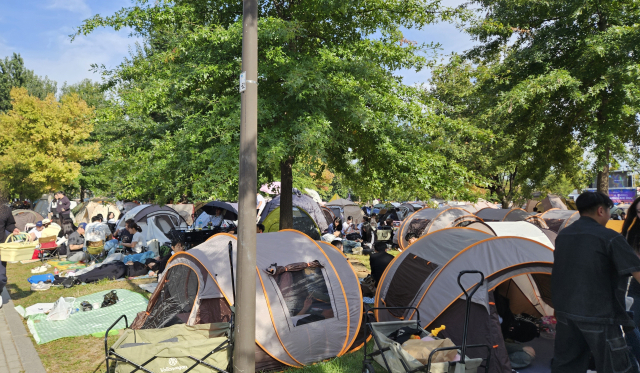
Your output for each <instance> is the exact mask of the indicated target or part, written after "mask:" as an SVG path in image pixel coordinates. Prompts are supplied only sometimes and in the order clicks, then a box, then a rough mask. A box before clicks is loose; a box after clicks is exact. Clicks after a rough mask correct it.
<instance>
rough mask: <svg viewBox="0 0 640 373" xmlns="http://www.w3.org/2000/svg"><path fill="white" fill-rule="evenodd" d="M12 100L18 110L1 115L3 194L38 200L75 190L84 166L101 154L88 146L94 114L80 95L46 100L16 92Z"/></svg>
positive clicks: (0, 149) (0, 164) (13, 108)
mask: <svg viewBox="0 0 640 373" xmlns="http://www.w3.org/2000/svg"><path fill="white" fill-rule="evenodd" d="M11 100H12V104H13V107H12V109H11V110H9V111H7V112H6V113H3V114H0V174H1V175H3V177H2V182H3V183H4V185H3V189H4V190H6V191H7V192H8V193H10V194H11V195H18V196H20V197H21V198H25V197H29V198H31V199H34V198H37V197H39V196H40V195H41V194H42V193H45V192H50V191H52V190H56V189H59V188H61V187H62V186H67V185H69V184H72V183H73V182H74V180H75V179H76V178H77V177H78V175H79V173H80V164H79V163H78V162H80V161H82V160H86V159H91V158H94V157H96V156H97V154H98V144H86V143H84V142H83V140H85V139H87V138H88V137H89V134H90V133H91V131H92V129H93V115H94V113H93V110H92V109H91V108H90V107H88V106H87V104H86V103H85V102H84V101H83V100H82V99H80V98H79V97H78V95H77V94H70V95H65V96H63V97H62V98H61V99H60V101H58V100H56V98H55V96H54V95H53V94H52V93H50V94H49V95H48V96H47V97H46V98H45V99H44V100H40V99H39V98H37V97H35V96H31V95H29V94H28V92H27V89H26V88H13V89H12V90H11Z"/></svg>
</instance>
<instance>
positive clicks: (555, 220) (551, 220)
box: [538, 208, 580, 233]
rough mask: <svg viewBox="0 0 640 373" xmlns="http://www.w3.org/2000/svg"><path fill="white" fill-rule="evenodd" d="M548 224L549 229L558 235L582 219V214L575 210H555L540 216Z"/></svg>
mask: <svg viewBox="0 0 640 373" xmlns="http://www.w3.org/2000/svg"><path fill="white" fill-rule="evenodd" d="M538 216H539V217H540V218H541V219H543V220H544V221H545V223H547V226H549V229H551V230H552V231H554V232H556V233H560V231H561V230H563V229H564V228H566V227H568V226H569V225H571V224H573V223H574V222H575V221H577V220H578V219H580V213H579V212H578V211H575V210H560V209H556V208H553V209H551V210H547V211H545V212H543V213H542V214H540V215H538Z"/></svg>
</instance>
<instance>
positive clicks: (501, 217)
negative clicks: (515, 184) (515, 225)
mask: <svg viewBox="0 0 640 373" xmlns="http://www.w3.org/2000/svg"><path fill="white" fill-rule="evenodd" d="M475 215H476V216H477V217H479V218H480V219H482V220H483V221H486V222H489V221H522V220H524V219H526V218H527V217H528V216H529V215H531V214H530V213H528V212H527V211H525V210H523V209H521V208H514V209H494V208H491V207H485V208H483V209H482V210H479V211H478V212H476V213H475Z"/></svg>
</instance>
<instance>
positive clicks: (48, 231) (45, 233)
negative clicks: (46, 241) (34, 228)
mask: <svg viewBox="0 0 640 373" xmlns="http://www.w3.org/2000/svg"><path fill="white" fill-rule="evenodd" d="M42 225H43V226H44V229H43V230H42V234H41V237H53V236H58V233H60V230H62V227H60V226H59V225H58V224H56V223H52V222H51V219H44V220H43V221H42Z"/></svg>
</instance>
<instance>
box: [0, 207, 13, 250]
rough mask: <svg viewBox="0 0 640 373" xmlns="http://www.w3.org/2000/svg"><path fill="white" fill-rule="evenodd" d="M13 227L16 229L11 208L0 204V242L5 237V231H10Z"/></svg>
mask: <svg viewBox="0 0 640 373" xmlns="http://www.w3.org/2000/svg"><path fill="white" fill-rule="evenodd" d="M14 229H16V221H15V219H14V218H13V215H12V214H11V208H10V207H9V206H4V205H0V242H4V240H6V239H7V234H6V232H9V233H11V232H13V230H14ZM5 231H6V232H5Z"/></svg>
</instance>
